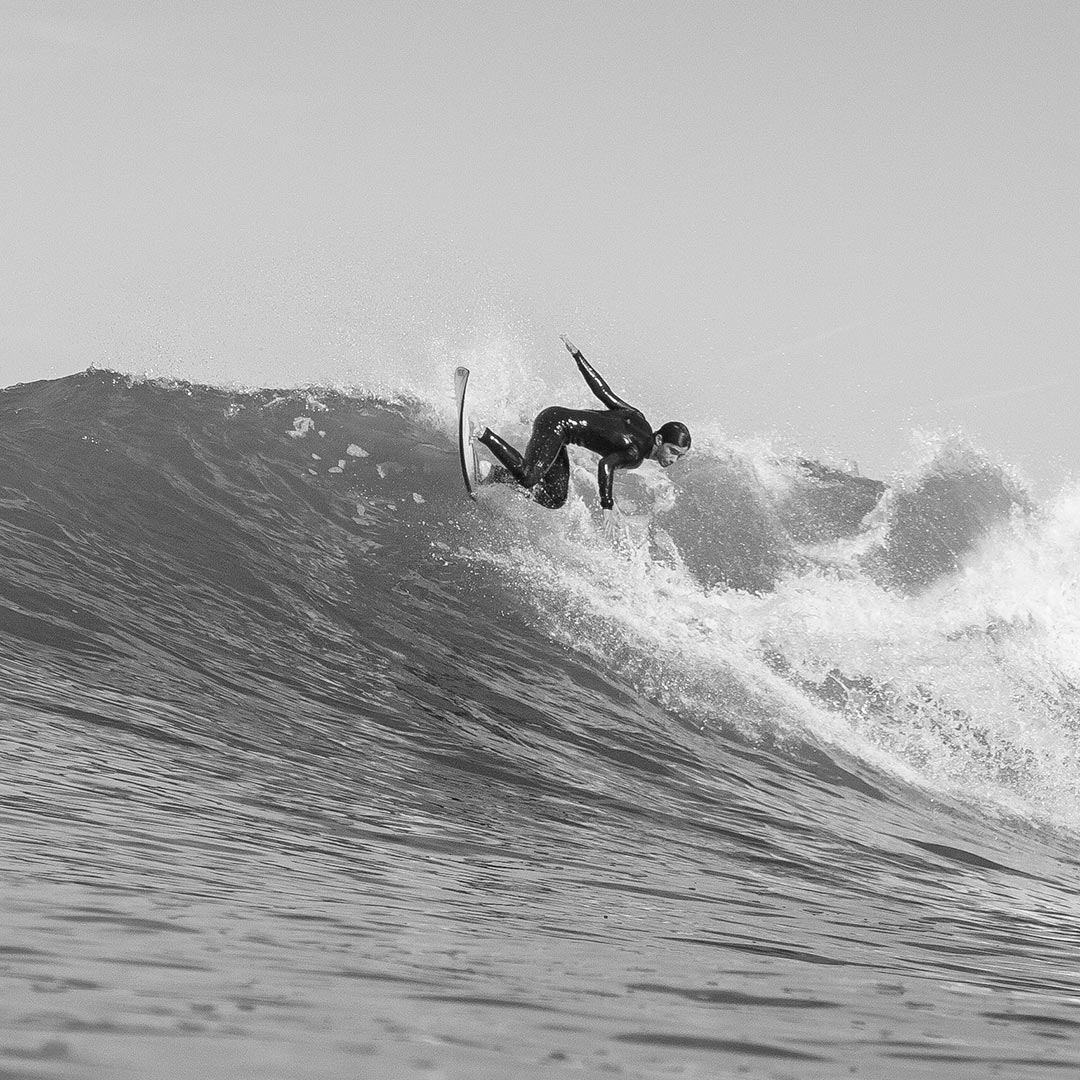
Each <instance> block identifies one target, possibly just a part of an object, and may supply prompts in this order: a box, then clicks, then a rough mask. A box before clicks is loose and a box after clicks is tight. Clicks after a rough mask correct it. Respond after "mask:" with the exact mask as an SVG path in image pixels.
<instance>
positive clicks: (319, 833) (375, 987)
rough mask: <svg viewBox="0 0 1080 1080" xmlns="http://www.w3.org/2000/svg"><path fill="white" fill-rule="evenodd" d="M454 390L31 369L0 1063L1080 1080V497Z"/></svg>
mask: <svg viewBox="0 0 1080 1080" xmlns="http://www.w3.org/2000/svg"><path fill="white" fill-rule="evenodd" d="M450 385H451V368H449V367H448V368H447V371H446V379H445V393H443V392H441V391H432V392H430V393H427V394H423V393H417V392H409V393H405V392H402V391H399V390H398V391H395V390H394V388H392V387H391V388H387V387H376V388H374V389H373V388H370V387H369V388H368V389H366V390H365V389H357V388H355V387H354V388H351V389H350V388H339V389H336V390H329V389H320V388H309V389H304V390H275V389H244V390H241V389H235V388H214V387H208V386H199V385H192V384H188V383H183V382H177V381H171V380H163V379H151V378H136V377H132V376H126V375H120V374H116V373H113V372H109V371H98V370H91V371H87V372H84V373H82V374H79V375H74V376H71V377H68V378H63V379H57V380H52V381H44V382H37V383H30V384H24V385H19V386H14V387H10V388H8V389H6V390H3V391H0V756H2V763H3V764H2V771H0V866H2V881H3V889H2V892H0V928H2V930H0V986H2V988H3V993H2V995H0V1076H2V1077H4V1078H5V1080H15V1078H19V1080H22V1078H30V1077H33V1078H97V1077H108V1078H114V1077H115V1078H127V1077H131V1078H140V1080H147V1078H151V1080H156V1078H162V1080H165V1078H168V1080H183V1078H192V1080H195V1078H199V1080H204V1078H208V1077H215V1078H216V1077H223V1078H224V1077H229V1078H249V1077H250V1078H252V1080H256V1078H257V1080H271V1078H282V1080H294V1078H295V1080H307V1078H312V1080H314V1078H339V1077H371V1078H379V1080H383V1078H399V1077H400V1078H421V1077H424V1078H454V1080H458V1078H460V1080H465V1078H490V1080H496V1078H508V1077H512V1078H519V1077H520V1078H525V1080H530V1078H534V1077H535V1078H541V1077H544V1078H547V1077H561V1076H574V1077H581V1076H586V1077H594V1076H595V1077H607V1076H615V1077H620V1076H621V1077H628V1078H636V1077H642V1078H644V1077H649V1078H652V1077H710V1078H712V1077H729V1076H730V1077H736V1076H738V1077H751V1078H757V1077H762V1078H764V1077H771V1078H789V1077H796V1078H811V1080H817V1078H834V1077H842V1076H864V1077H872V1078H886V1080H887V1078H892V1077H897V1078H906V1077H935V1078H941V1077H945V1078H948V1080H959V1078H967V1077H971V1078H984V1077H987V1076H1002V1077H1010V1078H1011V1077H1017V1078H1026V1077H1045V1076H1067V1075H1075V1074H1077V1072H1078V1070H1080V929H1078V926H1080V899H1078V895H1077V883H1078V880H1080V877H1078V873H1077V869H1078V864H1077V857H1076V843H1077V837H1078V835H1080V580H1078V574H1077V557H1076V555H1077V551H1078V550H1080V489H1078V488H1076V487H1075V486H1065V487H1063V488H1062V489H1061V490H1060V491H1058V492H1057V493H1055V494H1053V495H1052V496H1051V497H1049V498H1045V499H1040V500H1036V499H1035V498H1034V497H1033V495H1032V494H1031V493H1030V492H1029V491H1028V490H1027V489H1026V488H1025V486H1024V485H1023V484H1022V483H1021V482H1020V481H1019V480H1018V479H1016V478H1015V477H1014V476H1013V475H1012V474H1011V472H1010V470H1009V469H1008V468H1007V467H1005V466H1003V465H1002V464H1000V463H997V462H995V461H992V460H990V459H989V458H988V457H987V456H986V455H984V454H982V453H981V452H979V451H978V450H977V449H975V448H973V447H972V446H971V445H969V444H968V443H967V442H966V441H965V440H964V439H963V438H961V437H959V436H950V437H944V436H936V437H929V436H928V437H927V438H926V439H925V440H924V441H923V443H922V444H921V445H920V446H919V447H918V448H916V449H915V450H913V453H912V458H911V460H910V461H909V462H908V465H907V467H906V469H905V471H904V472H903V474H902V475H898V476H895V477H889V478H886V479H875V478H870V477H864V476H861V475H859V473H858V471H857V470H856V469H855V468H852V467H848V466H844V467H841V466H839V465H836V464H831V463H823V462H819V461H815V460H809V459H806V458H802V457H799V456H798V455H795V454H790V453H782V452H778V451H775V450H773V449H772V448H771V447H770V446H769V445H767V444H766V443H764V442H761V443H752V444H751V443H738V442H735V441H733V440H729V439H725V438H724V437H723V436H722V434H721V433H719V432H716V433H711V434H710V433H708V432H704V433H701V434H700V436H699V433H698V432H695V445H694V450H693V452H692V454H691V455H690V456H689V457H688V458H687V459H686V461H685V462H684V463H682V464H680V465H678V466H675V467H674V468H672V469H671V470H669V471H667V472H661V470H659V468H658V467H656V466H655V465H654V463H646V465H645V466H643V467H642V468H641V469H640V470H638V471H637V472H635V473H620V474H618V475H617V478H616V498H617V500H618V501H619V503H620V505H621V507H622V509H623V512H624V514H625V517H626V520H627V535H626V536H625V537H624V538H623V540H622V542H621V543H619V544H617V545H615V546H612V545H611V544H608V543H607V542H606V541H605V540H604V539H603V537H602V535H601V533H600V530H599V528H598V524H597V510H596V506H595V501H596V495H595V491H596V488H595V476H594V462H595V459H594V458H591V456H590V455H588V454H585V453H581V454H576V455H575V456H574V458H573V490H572V493H571V497H570V500H569V503H568V505H567V506H566V507H565V508H564V509H563V510H561V511H558V512H551V511H547V510H544V509H543V508H541V507H538V506H535V505H533V504H532V503H530V502H529V501H528V500H527V499H526V498H524V497H522V496H521V495H520V494H518V493H516V492H515V491H514V490H512V489H511V488H509V487H493V488H491V489H488V490H485V491H483V492H482V497H481V499H480V500H479V501H478V502H477V503H473V502H471V501H470V500H468V499H467V498H466V497H465V495H464V492H463V490H462V486H461V479H460V474H459V469H458V463H457V457H456V446H455V443H454V440H453V435H452V432H453V417H452V415H451V401H450ZM485 386H486V389H485ZM514 389H515V388H512V387H509V386H505V385H504V386H497V385H495V383H494V381H493V380H489V381H488V382H487V383H486V384H485V383H484V381H483V380H481V381H480V382H479V389H478V390H477V393H476V397H475V403H476V406H477V408H478V409H480V410H481V411H482V412H483V418H484V419H485V421H487V422H490V423H492V426H493V427H496V429H497V430H500V432H502V433H503V434H505V435H506V436H507V437H508V438H510V439H511V441H516V442H517V443H518V445H521V444H522V443H523V441H524V438H525V436H526V435H527V431H528V420H529V418H530V415H531V414H530V413H529V412H528V410H525V411H522V408H521V406H520V404H518V405H514V404H511V401H512V399H513V398H514V397H515V395H514V394H513V393H512V391H513V390H514ZM516 390H517V391H518V393H517V394H516V397H517V399H518V401H519V403H520V401H521V400H524V401H525V402H526V403H529V402H530V401H531V399H530V398H529V393H530V392H531V390H530V388H528V387H524V388H523V387H520V386H519V387H517V388H516Z"/></svg>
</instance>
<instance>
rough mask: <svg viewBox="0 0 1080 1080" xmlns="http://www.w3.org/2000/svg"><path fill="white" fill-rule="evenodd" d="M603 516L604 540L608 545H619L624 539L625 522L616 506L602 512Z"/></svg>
mask: <svg viewBox="0 0 1080 1080" xmlns="http://www.w3.org/2000/svg"><path fill="white" fill-rule="evenodd" d="M602 513H603V515H604V526H603V527H604V539H605V540H607V542H608V543H609V544H619V543H621V542H622V541H624V540H625V539H626V522H625V521H623V516H622V511H620V510H619V508H618V507H617V506H613V507H612V508H611V509H610V510H604V511H602Z"/></svg>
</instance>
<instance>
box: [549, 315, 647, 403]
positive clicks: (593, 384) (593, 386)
mask: <svg viewBox="0 0 1080 1080" xmlns="http://www.w3.org/2000/svg"><path fill="white" fill-rule="evenodd" d="M560 337H562V342H563V344H564V345H565V346H566V347H567V349H569V350H570V355H571V356H572V357H573V358H574V362H575V363H576V364H577V366H578V371H580V372H581V376H582V378H583V379H584V380H585V382H586V384H587V385H588V387H589V389H590V390H591V391H592V392H593V394H594V395H595V396H596V397H597V398H599V399H600V401H602V402H603V403H604V404H605V405H606V406H607V407H608V408H609V409H632V408H633V405H628V404H627V403H626V402H625V401H623V399H622V398H621V397H616V396H615V394H613V393H612V391H611V387H610V386H608V384H607V383H606V382H604V380H603V379H602V378H601V377H600V375H599V374H598V373H597V371H596V369H595V368H594V367H593V366H592V364H590V363H589V361H588V360H586V359H585V357H584V356H582V355H581V353H580V352H578V349H577V346H576V345H574V343H573V342H572V341H570V339H569V338H568V337H567V336H566V335H565V334H561V335H560Z"/></svg>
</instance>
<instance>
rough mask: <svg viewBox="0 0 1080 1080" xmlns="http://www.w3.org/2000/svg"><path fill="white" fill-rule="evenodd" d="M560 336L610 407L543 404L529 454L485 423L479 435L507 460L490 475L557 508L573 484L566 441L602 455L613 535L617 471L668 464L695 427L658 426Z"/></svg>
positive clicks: (604, 504)
mask: <svg viewBox="0 0 1080 1080" xmlns="http://www.w3.org/2000/svg"><path fill="white" fill-rule="evenodd" d="M560 337H562V341H563V344H564V345H565V346H566V347H567V349H569V350H570V355H571V356H573V358H574V360H575V362H576V363H577V366H578V370H579V371H580V372H581V374H582V376H583V377H584V379H585V382H586V384H587V385H588V387H589V389H590V390H591V391H592V392H593V394H595V395H596V397H597V398H599V400H600V401H601V402H602V403H603V405H604V406H605V408H603V409H565V408H563V407H562V406H561V405H552V406H550V407H548V408H546V409H544V410H543V411H542V412H540V414H539V415H538V416H537V417H536V419H535V420H534V421H533V429H532V436H531V437H530V439H529V444H528V446H526V448H525V454H524V456H522V455H521V454H519V453H518V451H517V450H515V449H514V447H512V446H511V445H510V444H509V443H508V442H506V441H505V440H504V439H502V438H501V437H500V436H498V435H496V434H495V432H493V431H492V430H491V428H487V427H486V428H484V430H483V431H482V432H481V433H480V434H479V435H477V436H475V439H476V441H477V442H479V443H481V444H482V445H483V446H486V447H487V448H488V450H490V451H491V453H492V454H494V455H495V457H496V458H497V459H498V460H499V461H500V462H501V463H502V465H503V469H502V470H500V469H499V468H498V467H496V468H495V469H493V470H492V475H491V476H490V477H489V480H494V481H496V482H502V483H517V484H520V485H521V486H522V487H524V488H528V489H530V490H531V491H532V495H533V501H534V502H538V503H539V504H540V505H541V506H546V507H548V508H550V509H552V510H557V509H558V508H559V507H560V506H562V505H563V504H564V503H565V502H566V496H567V493H568V491H569V487H570V458H569V456H568V455H567V452H566V447H567V445H568V444H570V443H573V444H574V445H575V446H583V447H585V449H586V450H591V451H592V452H593V453H594V454H599V455H600V464H599V466H598V468H597V485H598V486H599V488H600V507H601V509H602V510H603V512H604V532H605V533H606V534H607V535H609V536H611V535H614V533H615V530H616V526H617V524H618V519H617V516H616V515H617V511H616V510H615V500H614V498H613V496H612V483H613V480H614V477H615V470H616V469H636V468H637V467H638V466H639V465H640V464H641V463H642V462H643V461H644V460H645V459H646V458H652V459H653V460H654V461H656V462H658V463H659V465H660V467H661V468H662V469H666V468H667V467H668V466H669V465H673V464H674V463H675V462H676V461H678V460H679V458H681V457H682V456H683V455H684V454H686V452H687V451H688V450H689V449H690V431H689V429H688V428H687V427H686V425H685V424H681V423H679V422H678V421H677V420H671V421H668V423H666V424H664V426H663V427H661V428H659V429H658V430H656V431H653V429H652V425H650V423H649V422H648V420H646V419H645V417H644V416H643V415H642V413H641V410H640V409H635V408H634V407H633V405H628V404H627V403H626V402H625V401H623V400H622V398H620V397H616V395H615V394H614V393H612V391H611V387H609V386H608V384H607V383H606V382H604V380H603V379H602V378H601V377H600V376H599V375H598V374H597V373H596V371H595V370H594V369H593V367H592V365H591V364H590V363H589V362H588V360H586V359H585V357H584V356H582V355H581V353H580V352H579V351H578V350H577V349H576V348H575V346H574V345H573V343H572V342H571V341H570V340H569V339H568V338H567V337H566V336H565V335H560Z"/></svg>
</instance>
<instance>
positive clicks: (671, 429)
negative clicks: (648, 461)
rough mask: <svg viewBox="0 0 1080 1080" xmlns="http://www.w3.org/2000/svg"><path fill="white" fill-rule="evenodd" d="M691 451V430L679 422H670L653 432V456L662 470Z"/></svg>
mask: <svg viewBox="0 0 1080 1080" xmlns="http://www.w3.org/2000/svg"><path fill="white" fill-rule="evenodd" d="M689 451H690V429H689V428H688V427H687V426H686V425H685V424H680V423H679V421H678V420H669V421H668V422H667V423H666V424H665V425H664V426H663V427H662V428H660V430H659V431H654V432H653V452H652V456H653V457H654V458H656V460H657V461H658V462H660V468H662V469H666V468H667V467H668V466H669V465H674V464H675V462H676V461H678V460H679V458H681V457H682V456H683V455H684V454H687V453H689Z"/></svg>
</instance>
